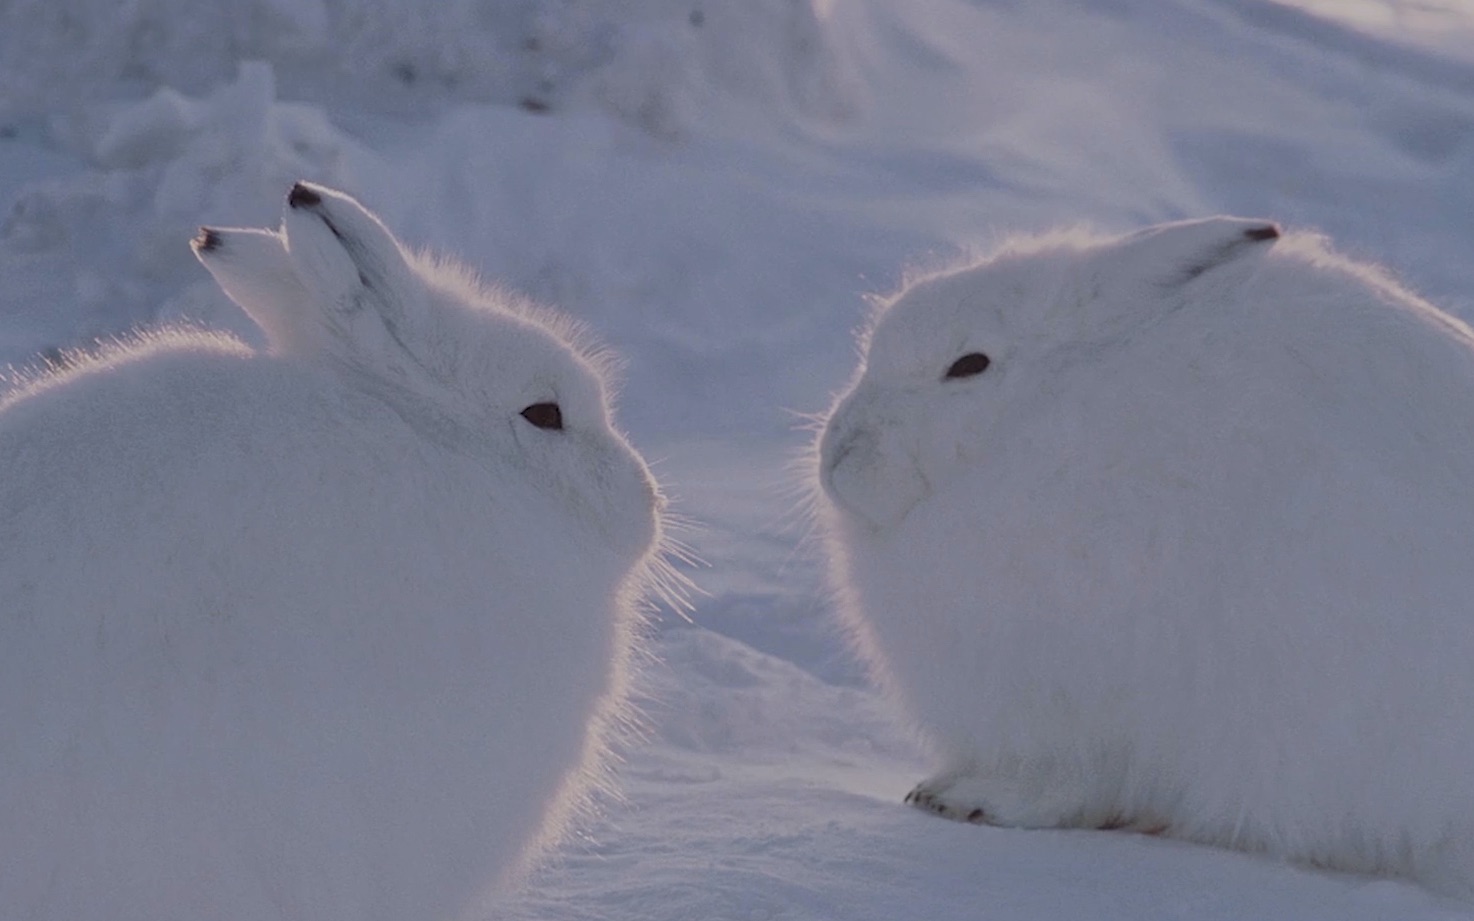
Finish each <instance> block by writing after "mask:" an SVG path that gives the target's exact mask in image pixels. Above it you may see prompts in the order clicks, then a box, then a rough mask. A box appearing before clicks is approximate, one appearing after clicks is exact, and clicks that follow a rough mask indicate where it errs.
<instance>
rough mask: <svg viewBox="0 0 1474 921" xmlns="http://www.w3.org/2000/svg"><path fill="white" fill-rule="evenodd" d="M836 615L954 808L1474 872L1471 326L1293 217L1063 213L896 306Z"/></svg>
mask: <svg viewBox="0 0 1474 921" xmlns="http://www.w3.org/2000/svg"><path fill="white" fill-rule="evenodd" d="M817 473H818V480H819V486H820V489H819V493H820V499H819V504H820V514H821V517H822V519H823V522H824V524H825V533H826V538H827V541H828V546H829V549H830V551H831V559H832V564H833V565H832V569H833V573H834V577H835V584H836V588H837V591H838V595H839V603H840V607H841V609H842V615H841V616H842V617H843V619H844V620H845V622H846V623H847V624H848V626H849V627H851V628H852V633H853V635H854V637H855V640H856V643H857V646H858V648H859V649H860V650H861V652H862V654H863V655H864V656H865V657H867V658H868V659H869V661H871V662H872V663H873V664H874V665H875V667H876V671H877V672H878V674H879V676H880V677H881V679H882V681H883V682H884V683H885V684H886V685H887V686H888V687H889V688H890V689H892V691H893V692H894V694H895V695H896V696H897V697H898V698H899V700H900V701H901V702H902V704H903V705H904V707H905V708H906V709H907V710H908V711H909V713H910V714H911V716H912V717H914V719H915V721H916V722H917V724H918V725H919V726H920V727H922V728H923V729H924V731H925V732H926V734H927V735H928V736H929V738H930V739H931V741H932V742H934V744H935V749H936V752H937V755H938V757H939V758H940V761H941V764H940V771H939V773H937V774H936V776H934V777H931V778H930V779H928V780H926V781H924V782H923V783H921V784H920V785H919V786H918V787H917V788H916V789H915V790H913V791H912V793H911V794H910V795H909V796H908V797H907V800H908V801H909V802H912V803H913V804H915V805H917V806H919V807H922V808H925V809H930V810H933V811H935V812H938V813H940V814H942V815H945V816H949V817H952V818H957V819H962V820H967V821H974V822H986V823H990V824H998V825H1008V826H1023V827H1030V828H1043V827H1086V828H1094V827H1100V828H1111V827H1129V828H1136V829H1141V830H1150V831H1155V832H1161V833H1165V834H1168V835H1172V836H1176V837H1181V838H1185V839H1190V840H1195V841H1201V842H1208V843H1213V844H1219V845H1225V846H1229V847H1236V848H1242V849H1245V850H1250V851H1258V852H1264V853H1268V854H1272V855H1276V856H1280V857H1283V858H1287V859H1291V860H1295V861H1303V862H1306V863H1311V864H1316V865H1324V866H1329V867H1334V868H1339V869H1345V870H1351V871H1369V872H1387V873H1395V874H1405V875H1409V876H1412V877H1415V878H1418V879H1421V880H1423V881H1424V882H1426V883H1429V884H1431V885H1432V886H1433V887H1434V888H1437V889H1440V890H1443V891H1447V892H1453V893H1462V894H1465V895H1468V894H1470V893H1474V335H1471V331H1470V329H1469V328H1468V327H1467V326H1466V325H1465V324H1463V323H1462V322H1460V321H1458V320H1456V319H1453V318H1451V317H1449V316H1447V315H1445V314H1443V313H1440V312H1439V311H1438V310H1436V309H1434V308H1433V307H1431V306H1429V305H1428V304H1427V303H1426V302H1424V301H1422V300H1420V299H1418V298H1417V297H1416V296H1414V295H1413V294H1410V293H1409V292H1407V291H1406V290H1404V289H1403V288H1401V287H1399V286H1398V285H1397V284H1395V283H1394V282H1393V281H1391V280H1389V279H1388V278H1387V277H1386V276H1385V275H1383V274H1381V273H1380V272H1379V271H1377V270H1376V269H1373V268H1370V267H1367V266H1365V265H1359V264H1356V263H1353V262H1351V261H1348V260H1347V259H1345V258H1343V257H1341V256H1338V255H1336V254H1335V253H1333V252H1332V251H1331V250H1330V249H1329V248H1328V247H1327V246H1326V245H1325V244H1324V242H1323V241H1321V240H1319V239H1317V238H1314V237H1311V236H1307V235H1291V236H1287V237H1284V238H1281V235H1280V233H1279V231H1278V229H1277V228H1276V227H1275V226H1274V225H1272V224H1268V223H1265V222H1262V221H1244V220H1238V219H1231V218H1213V219H1209V220H1201V221H1190V222H1184V223H1177V224H1167V225H1162V226H1157V227H1152V228H1149V229H1147V230H1145V231H1143V232H1140V233H1137V234H1132V235H1129V236H1124V237H1116V238H1101V237H1090V236H1086V235H1082V234H1079V233H1061V234H1056V235H1049V236H1044V237H1040V238H1033V239H1025V240H1017V241H1014V242H1013V243H1011V244H1009V245H1005V246H1004V247H1003V248H1002V249H1001V250H1000V251H999V252H997V253H996V254H994V255H993V256H992V257H991V258H988V259H986V260H983V261H981V262H978V263H976V264H973V265H971V266H968V267H965V268H961V269H958V270H955V271H948V272H943V273H940V274H936V275H933V276H930V277H926V278H921V279H917V280H915V281H913V282H911V283H909V284H908V285H906V286H905V288H904V289H903V290H902V291H901V292H900V293H899V294H898V295H897V296H895V297H894V298H892V299H891V300H889V302H887V303H884V304H882V305H881V309H880V310H879V311H878V313H877V316H876V319H875V322H874V325H873V327H872V328H871V329H870V330H869V333H868V336H867V338H866V343H865V351H864V358H863V362H862V366H861V368H860V370H859V372H858V374H857V376H856V377H855V379H854V381H853V382H852V384H851V385H850V386H849V388H848V391H847V392H846V393H844V394H843V395H842V396H841V397H840V398H839V399H838V401H837V403H836V405H835V406H834V407H833V409H832V411H831V412H830V414H829V416H828V418H827V423H826V425H825V427H824V429H823V432H822V435H821V436H820V439H819V443H818V471H817Z"/></svg>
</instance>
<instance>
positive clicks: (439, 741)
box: [0, 184, 663, 921]
mask: <svg viewBox="0 0 1474 921" xmlns="http://www.w3.org/2000/svg"><path fill="white" fill-rule="evenodd" d="M195 247H196V251H197V253H198V255H199V257H200V259H201V261H202V262H203V263H204V265H205V266H206V268H208V269H209V270H210V271H211V273H212V274H213V275H214V276H215V278H216V279H217V280H218V281H219V283H220V284H221V285H222V287H223V288H224V289H225V290H226V292H227V293H228V294H230V296H231V297H232V298H234V299H235V300H236V301H237V302H238V303H239V304H240V305H241V306H242V307H243V308H245V309H246V310H247V311H248V312H249V313H250V314H251V315H252V316H253V317H254V318H255V319H256V320H257V321H258V322H259V323H260V324H261V326H262V327H263V328H264V329H265V331H266V332H267V334H268V336H269V338H270V341H271V344H272V345H271V349H270V350H269V352H264V353H255V352H253V351H251V350H249V349H247V348H246V347H244V346H242V345H241V344H239V343H237V342H234V341H231V340H228V339H224V338H221V337H214V336H210V335H207V334H202V333H198V332H174V333H165V334H159V335H154V336H149V337H146V338H143V339H141V340H139V341H136V342H133V343H131V344H125V345H122V346H119V347H116V348H114V349H110V350H107V351H106V352H104V353H103V354H100V355H97V356H93V357H88V358H81V359H78V360H77V361H76V362H75V363H74V365H73V366H72V367H70V368H67V369H63V370H57V371H54V372H51V373H48V374H46V375H44V376H42V377H40V378H39V379H36V380H33V381H31V382H30V383H29V384H28V385H26V386H24V387H22V388H20V389H19V390H18V391H17V392H14V393H13V394H11V395H10V396H9V397H7V398H6V399H5V400H4V402H3V403H0V471H3V472H4V473H3V479H0V763H3V765H4V767H3V769H0V853H3V854H4V859H3V860H0V905H3V906H5V907H4V909H3V910H0V914H4V915H5V916H6V917H8V918H25V919H32V921H235V919H251V921H262V919H285V921H298V919H301V921H309V919H310V921H337V919H341V921H349V919H352V921H365V919H377V921H404V919H406V918H415V919H425V921H442V919H453V918H461V917H474V916H476V915H477V912H478V908H479V906H481V904H482V899H483V898H485V897H487V895H488V893H490V892H492V891H494V890H495V888H496V887H497V885H498V884H499V883H500V882H502V881H504V880H505V879H506V878H507V877H508V876H509V875H511V874H514V873H515V872H517V870H518V869H520V867H521V866H522V864H523V863H524V862H525V861H526V860H527V859H528V858H529V857H530V856H531V855H533V854H535V853H536V851H537V850H538V848H539V846H540V845H542V844H545V843H547V842H548V841H550V840H551V839H553V838H554V837H556V835H557V833H558V831H559V830H560V828H561V827H562V824H563V823H564V822H565V821H566V820H567V818H568V817H569V814H570V810H572V809H575V808H576V807H577V805H578V803H579V802H580V798H581V797H583V796H584V795H585V794H586V793H587V792H588V788H589V785H590V783H591V782H593V781H594V779H595V775H596V774H597V771H598V769H599V766H600V763H601V759H602V757H603V755H604V754H605V748H606V746H607V744H608V742H609V741H610V739H609V735H610V729H611V725H612V724H613V723H614V722H615V721H617V720H619V719H620V718H621V715H622V714H621V709H622V707H623V706H624V694H625V680H626V677H627V675H626V672H627V669H628V667H629V659H630V656H631V653H632V650H633V649H634V648H635V647H634V644H635V642H636V631H637V627H638V624H639V620H640V617H641V615H640V612H639V606H640V604H641V601H642V596H643V595H644V593H645V592H646V591H647V589H648V588H650V582H651V579H652V578H653V576H652V573H653V572H656V571H657V570H658V568H659V567H660V566H661V565H662V564H661V563H660V562H659V559H658V556H657V554H658V544H659V541H660V519H661V514H662V509H663V500H662V498H661V497H660V494H659V492H658V490H657V488H656V485H655V483H654V481H653V480H652V478H651V477H650V475H649V473H648V471H647V469H646V467H645V465H644V463H643V462H642V461H641V459H640V457H639V456H638V455H637V454H636V453H635V452H634V451H633V450H632V449H631V448H630V446H629V445H628V444H627V442H626V441H625V440H624V438H623V437H622V436H621V435H620V434H618V433H617V432H616V431H615V430H614V428H612V426H611V422H610V418H609V412H608V407H607V403H606V394H605V384H604V382H603V379H602V377H601V371H600V369H599V361H598V358H597V356H596V355H594V354H593V353H592V352H590V351H588V350H587V349H584V348H582V347H581V346H578V345H577V344H576V340H575V338H573V334H572V330H571V329H570V328H567V325H566V324H563V325H559V324H558V322H557V321H555V320H553V319H552V318H551V317H549V316H547V315H544V314H540V313H537V312H535V311H532V310H530V309H527V308H524V307H520V306H518V305H516V304H513V303H512V302H511V301H510V300H509V299H507V298H504V297H500V296H498V295H494V294H491V293H488V292H484V291H482V290H479V289H477V288H476V287H475V286H474V284H472V283H471V282H470V281H469V280H468V278H467V276H466V275H465V274H464V273H462V272H459V271H458V270H456V269H454V268H453V267H447V266H444V265H441V264H436V263H432V262H430V261H428V260H424V259H421V258H419V257H413V256H409V255H407V254H406V253H405V252H404V251H402V250H401V248H400V246H399V245H398V244H397V243H396V242H395V241H394V239H393V238H392V237H391V236H390V234H389V233H388V231H387V230H385V229H384V227H383V226H382V225H381V224H380V223H379V222H378V220H377V219H375V218H374V217H373V216H372V215H371V214H369V213H368V212H367V211H365V210H364V209H363V208H362V207H361V206H360V205H358V204H357V203H356V202H354V201H353V200H352V199H350V198H347V197H346V196H343V195H340V194H338V193H334V192H331V191H329V190H326V189H321V188H315V187H311V186H307V185H305V184H301V185H298V186H297V187H295V188H294V189H293V192H292V195H291V197H290V199H289V205H288V207H287V209H286V213H285V217H284V220H283V224H282V228H281V231H280V232H279V233H276V232H267V231H254V230H218V231H212V230H207V231H205V232H203V233H202V235H201V237H200V238H198V239H197V240H196V241H195ZM549 407H555V408H556V412H554V411H553V410H552V409H550V408H549ZM524 410H527V411H526V412H525V413H524ZM554 423H557V424H556V425H555V424H554Z"/></svg>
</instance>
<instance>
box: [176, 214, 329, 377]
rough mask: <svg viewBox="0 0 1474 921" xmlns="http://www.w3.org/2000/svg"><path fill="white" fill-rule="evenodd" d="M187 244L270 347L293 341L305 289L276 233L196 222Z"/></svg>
mask: <svg viewBox="0 0 1474 921" xmlns="http://www.w3.org/2000/svg"><path fill="white" fill-rule="evenodd" d="M190 248H192V249H193V250H194V254H195V257H196V258H198V259H199V260H200V262H201V263H202V264H203V265H204V267H205V268H206V269H208V270H209V272H210V274H211V275H212V276H214V278H215V281H216V283H217V284H219V285H220V288H221V290H223V291H224V292H225V293H226V295H227V296H228V297H229V298H230V299H231V300H232V301H235V302H236V303H237V304H239V305H240V307H241V309H242V310H244V311H245V312H246V314H247V316H249V317H250V318H251V319H252V320H254V321H256V324H257V325H258V326H260V327H261V329H262V331H264V332H265V333H266V338H267V339H268V340H269V341H270V342H271V345H272V348H274V349H276V350H278V351H281V350H284V349H287V348H291V347H292V346H293V345H295V344H296V343H297V341H298V340H299V338H300V333H301V332H302V331H303V330H302V316H301V314H302V309H303V306H304V304H305V303H306V302H307V291H306V290H305V289H304V288H303V287H302V283H301V282H300V281H299V280H298V278H297V272H296V269H295V267H294V266H293V265H292V260H291V258H290V257H289V256H288V255H287V246H286V241H285V240H284V239H282V237H281V235H280V234H277V233H273V232H272V231H269V230H255V229H247V228H243V227H230V228H213V227H201V228H200V232H199V235H198V236H196V237H195V238H194V239H193V240H191V241H190Z"/></svg>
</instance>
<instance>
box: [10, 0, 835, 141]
mask: <svg viewBox="0 0 1474 921" xmlns="http://www.w3.org/2000/svg"><path fill="white" fill-rule="evenodd" d="M4 15H5V22H6V29H5V35H4V36H3V37H0V61H3V62H4V63H3V64H0V83H3V84H4V85H5V86H6V87H7V88H8V90H9V92H8V93H7V95H6V97H5V102H4V104H3V105H0V116H3V115H5V114H6V111H5V110H6V109H7V108H8V109H9V110H10V111H11V112H12V113H14V112H17V111H41V110H45V109H48V108H56V107H61V108H64V109H65V108H70V107H73V106H76V105H78V104H80V103H85V102H88V101H92V100H96V99H99V98H106V97H108V96H110V95H112V94H114V93H116V92H118V87H119V86H122V87H125V88H126V87H133V88H134V90H135V91H137V88H140V87H141V88H142V89H143V91H148V90H149V89H151V88H155V87H159V86H169V87H175V88H190V89H195V88H198V87H213V86H218V85H220V84H223V83H227V82H229V81H230V80H231V79H232V77H233V74H234V72H235V68H236V66H237V64H238V63H239V62H242V61H245V60H252V59H259V60H262V61H266V62H269V63H271V64H272V65H273V66H274V67H276V68H277V70H278V71H279V72H280V73H282V74H283V75H284V78H285V82H286V84H287V85H289V86H290V87H291V88H292V91H293V92H298V91H307V92H311V91H313V90H320V89H322V88H324V87H334V89H333V90H332V92H334V93H345V94H349V95H351V96H352V98H353V99H354V101H355V102H358V103H371V104H374V105H379V106H382V105H384V104H386V103H388V104H391V105H393V104H396V103H397V104H399V105H408V104H410V103H423V102H424V101H426V100H437V101H444V100H445V99H447V98H450V99H459V100H466V101H478V102H495V103H503V104H517V105H521V106H523V107H524V108H527V109H528V110H530V111H536V112H545V111H549V110H551V109H561V108H566V107H569V106H574V107H577V106H587V105H591V104H593V105H602V106H603V107H605V108H607V109H608V110H610V111H612V112H614V113H616V114H617V115H619V116H620V117H623V118H626V119H628V120H630V121H632V122H634V123H637V124H640V125H642V126H644V127H645V128H647V129H649V130H651V131H653V132H656V133H660V134H669V133H672V132H675V131H676V130H678V128H680V127H681V126H682V125H683V123H684V122H685V121H687V120H690V119H695V118H699V117H701V114H702V109H703V107H704V106H705V105H707V104H708V103H710V102H711V101H712V99H714V98H718V97H721V96H725V95H731V96H734V97H737V98H742V99H745V100H747V102H749V103H752V104H755V105H757V106H759V107H764V108H770V109H777V110H781V111H788V110H793V111H798V112H803V113H805V114H807V115H811V116H813V115H819V116H824V117H829V116H838V115H840V114H841V113H842V112H843V111H844V108H845V105H844V100H843V82H844V81H843V80H841V79H840V78H839V74H840V73H841V72H842V70H843V68H842V67H841V66H840V63H839V56H838V55H837V54H836V51H835V48H834V47H833V45H832V43H831V42H830V40H829V37H828V35H827V34H826V31H825V29H824V27H823V18H824V14H823V7H822V5H821V2H820V0H758V2H752V3H743V4H735V5H734V4H723V3H710V2H705V0H617V2H594V0H528V2H521V3H492V2H486V0H451V2H446V3H436V4H430V5H416V4H409V3H404V2H401V0H304V2H289V0H248V2H242V3H231V4H205V5H201V4H197V3H191V2H189V0H141V2H136V3H128V4H118V3H113V2H109V0H63V2H53V0H11V2H9V3H7V4H6V5H5V8H4Z"/></svg>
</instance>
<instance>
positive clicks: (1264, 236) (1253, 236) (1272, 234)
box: [1244, 224, 1280, 243]
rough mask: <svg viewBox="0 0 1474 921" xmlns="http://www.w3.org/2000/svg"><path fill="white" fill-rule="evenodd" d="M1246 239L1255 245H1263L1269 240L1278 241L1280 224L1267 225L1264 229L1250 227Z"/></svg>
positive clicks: (1245, 232)
mask: <svg viewBox="0 0 1474 921" xmlns="http://www.w3.org/2000/svg"><path fill="white" fill-rule="evenodd" d="M1244 238H1245V239H1247V240H1253V241H1254V242H1255V243H1263V242H1267V241H1269V240H1278V239H1279V238H1280V228H1279V225H1278V224H1265V225H1264V226H1263V227H1250V228H1249V229H1248V230H1246V231H1244Z"/></svg>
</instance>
